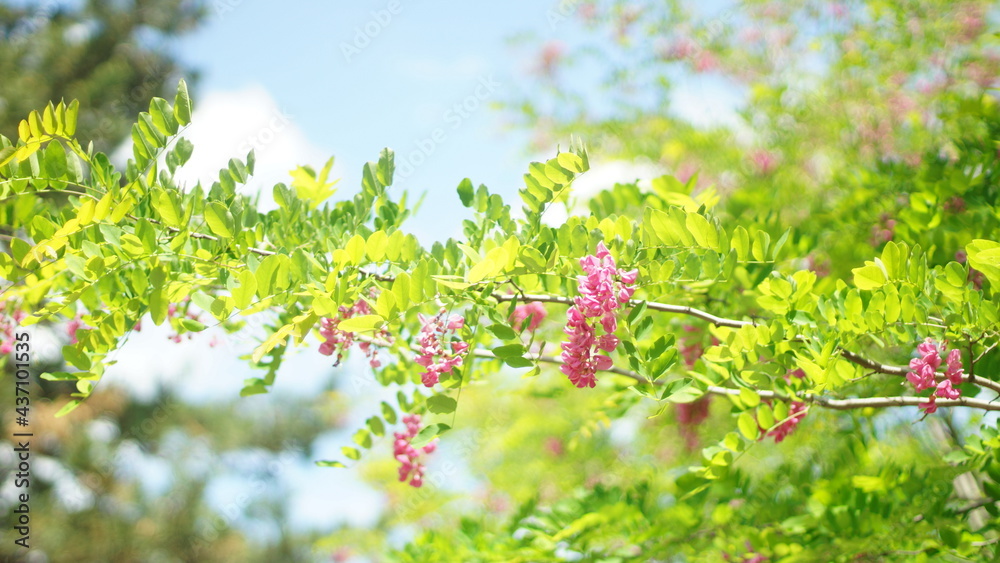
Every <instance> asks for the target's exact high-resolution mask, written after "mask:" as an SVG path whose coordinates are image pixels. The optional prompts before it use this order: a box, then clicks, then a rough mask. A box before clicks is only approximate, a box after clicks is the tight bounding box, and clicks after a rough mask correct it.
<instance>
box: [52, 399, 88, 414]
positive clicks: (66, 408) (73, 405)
mask: <svg viewBox="0 0 1000 563" xmlns="http://www.w3.org/2000/svg"><path fill="white" fill-rule="evenodd" d="M82 403H83V401H82V400H81V399H73V400H72V401H70V402H68V403H66V404H65V405H63V408H61V409H59V412H57V413H56V418H59V417H61V416H66V415H67V414H69V413H71V412H73V411H74V410H75V409H76V407H78V406H80V405H81V404H82Z"/></svg>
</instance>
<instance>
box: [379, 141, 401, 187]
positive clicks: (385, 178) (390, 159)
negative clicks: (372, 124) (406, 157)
mask: <svg viewBox="0 0 1000 563" xmlns="http://www.w3.org/2000/svg"><path fill="white" fill-rule="evenodd" d="M395 173H396V154H395V153H394V152H392V151H391V150H389V149H387V148H386V149H382V152H381V153H379V157H378V173H377V174H376V176H378V181H379V182H381V183H382V185H383V186H391V185H392V177H393V175H395Z"/></svg>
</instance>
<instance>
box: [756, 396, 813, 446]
mask: <svg viewBox="0 0 1000 563" xmlns="http://www.w3.org/2000/svg"><path fill="white" fill-rule="evenodd" d="M805 417H806V404H805V403H803V402H800V401H792V404H791V405H789V408H788V418H786V419H785V420H784V422H782V423H781V424H778V425H777V426H775V427H774V428H772V429H771V431H770V432H768V433H767V435H768V436H770V437H772V438H774V443H776V444H777V443H780V442H781V441H782V440H784V439H785V438H786V437H788V435H789V434H791V433H792V431H793V430H795V427H797V426H798V425H799V422H801V421H802V419H803V418H805ZM761 439H762V440H763V439H764V437H763V436H761Z"/></svg>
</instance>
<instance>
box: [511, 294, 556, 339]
mask: <svg viewBox="0 0 1000 563" xmlns="http://www.w3.org/2000/svg"><path fill="white" fill-rule="evenodd" d="M547 315H548V311H546V310H545V305H544V304H542V303H541V302H540V301H532V302H531V303H522V304H521V305H518V306H517V307H514V312H513V313H512V314H511V315H510V322H511V324H512V325H513V327H514V330H516V331H518V332H520V331H521V328H522V325H523V324H524V321H525V320H527V319H529V318H530V319H531V320H530V321H529V322H528V331H529V332H535V329H537V328H538V327H539V325H541V324H542V320H544V319H545V317H546V316H547Z"/></svg>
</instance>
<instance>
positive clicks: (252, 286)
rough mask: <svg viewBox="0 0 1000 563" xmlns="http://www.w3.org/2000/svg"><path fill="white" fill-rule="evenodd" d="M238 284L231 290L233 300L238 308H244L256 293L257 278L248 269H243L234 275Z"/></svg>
mask: <svg viewBox="0 0 1000 563" xmlns="http://www.w3.org/2000/svg"><path fill="white" fill-rule="evenodd" d="M236 279H237V281H239V283H240V285H239V286H238V287H236V288H234V289H233V290H232V294H233V302H234V303H235V304H236V307H237V308H239V309H246V308H247V307H248V306H249V305H250V303H251V301H253V297H254V295H256V293H257V278H256V277H255V276H254V275H253V272H251V271H250V270H243V271H242V272H240V273H239V275H238V276H236Z"/></svg>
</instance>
